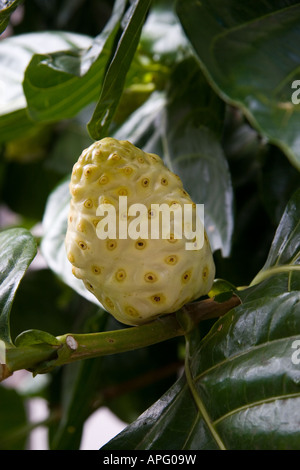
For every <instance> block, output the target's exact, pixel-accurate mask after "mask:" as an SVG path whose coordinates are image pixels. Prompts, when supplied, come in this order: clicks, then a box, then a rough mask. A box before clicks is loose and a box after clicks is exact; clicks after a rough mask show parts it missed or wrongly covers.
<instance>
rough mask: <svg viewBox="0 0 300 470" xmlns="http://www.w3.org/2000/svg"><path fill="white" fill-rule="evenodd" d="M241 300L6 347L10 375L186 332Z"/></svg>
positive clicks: (199, 305) (201, 304)
mask: <svg viewBox="0 0 300 470" xmlns="http://www.w3.org/2000/svg"><path fill="white" fill-rule="evenodd" d="M239 303H240V299H239V298H238V297H237V296H235V295H234V296H232V297H231V299H229V300H227V301H226V302H222V303H219V302H216V301H214V300H213V299H207V300H203V301H200V302H195V303H191V304H187V305H185V306H184V308H183V309H182V310H180V311H179V312H176V313H173V314H168V315H165V316H162V317H160V318H157V319H156V320H154V321H152V322H149V323H146V324H144V325H141V326H135V327H128V328H124V329H120V330H114V331H104V332H99V333H87V334H73V333H72V334H71V333H70V334H65V335H62V336H58V337H57V340H58V342H59V344H58V345H57V344H55V345H54V344H52V345H51V344H46V343H38V344H32V345H24V346H19V347H11V348H8V349H7V350H6V365H5V367H6V370H7V374H6V377H7V376H8V375H10V374H11V373H12V372H14V371H16V370H20V369H28V370H32V371H33V372H34V373H43V372H47V371H48V370H49V369H51V368H53V367H56V366H61V365H64V364H68V363H71V362H74V361H77V360H81V359H87V358H93V357H99V356H105V355H110V354H116V353H122V352H125V351H131V350H133V349H138V348H143V347H146V346H150V345H152V344H156V343H159V342H162V341H166V340H168V339H171V338H175V337H177V336H183V335H186V334H187V333H189V332H190V331H191V330H192V329H193V328H195V326H196V325H197V324H198V323H199V322H200V321H202V320H206V319H209V318H216V317H220V316H222V315H224V314H225V313H226V312H228V311H229V310H231V309H232V308H234V307H236V306H237V305H238V304H239ZM4 378H5V377H3V378H2V379H4ZM0 381H1V374H0Z"/></svg>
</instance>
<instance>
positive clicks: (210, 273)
mask: <svg viewBox="0 0 300 470" xmlns="http://www.w3.org/2000/svg"><path fill="white" fill-rule="evenodd" d="M70 192H71V196H72V198H71V203H70V211H69V218H68V229H67V234H66V251H67V257H68V260H69V261H70V263H71V264H72V265H73V267H72V272H73V274H74V275H75V276H76V277H77V278H78V279H81V280H82V281H83V282H84V284H85V286H86V288H87V289H88V290H89V291H90V292H92V293H93V294H94V295H95V296H96V298H97V299H98V300H99V302H100V303H101V304H102V306H103V307H104V308H105V309H106V310H107V311H108V312H110V313H111V314H112V315H113V316H114V317H115V318H116V319H117V320H118V321H120V322H122V323H125V324H128V325H139V324H142V323H146V322H148V321H150V320H152V319H154V318H155V317H157V316H160V315H163V314H167V313H171V312H175V311H176V310H178V309H179V308H181V307H182V306H183V305H184V304H186V303H187V302H190V301H192V300H194V299H196V298H198V297H200V296H202V295H205V294H207V293H208V292H209V290H210V288H211V286H212V283H213V280H214V275H215V265H214V261H213V256H212V252H211V248H210V245H209V241H208V238H207V235H206V232H205V230H204V227H203V226H202V224H201V225H200V222H199V221H200V219H199V216H198V215H197V211H196V209H197V206H196V204H194V203H193V201H192V200H191V198H190V196H189V195H188V194H187V192H186V191H185V190H184V188H183V185H182V182H181V180H180V178H179V177H178V176H177V175H175V174H174V173H172V172H171V171H170V170H169V169H168V168H167V167H166V166H165V164H164V163H163V161H162V160H161V158H160V157H159V156H157V155H155V154H151V153H146V152H144V151H143V150H140V149H138V148H137V147H135V146H134V145H133V144H132V143H130V142H128V141H118V140H116V139H113V138H110V137H107V138H104V139H102V140H100V141H98V142H95V143H93V144H92V145H91V146H90V147H89V148H87V149H86V150H84V151H83V152H82V154H81V156H80V157H79V159H78V162H77V163H76V164H75V165H74V167H73V171H72V177H71V182H70ZM186 207H188V208H190V209H189V210H190V212H188V211H186V213H185V211H184V210H183V209H185V208H186ZM163 208H164V209H165V210H164V211H163ZM167 209H169V211H168V210H167ZM188 214H189V215H190V217H189V218H188V217H187V216H188ZM184 215H186V217H184ZM167 216H169V217H167ZM178 216H179V217H178ZM195 225H196V226H197V227H201V230H200V232H201V233H202V238H201V237H200V239H199V237H197V232H196V230H195ZM121 229H122V230H121Z"/></svg>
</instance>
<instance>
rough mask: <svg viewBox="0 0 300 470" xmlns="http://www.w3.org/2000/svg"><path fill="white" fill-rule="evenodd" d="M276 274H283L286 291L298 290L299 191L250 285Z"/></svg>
mask: <svg viewBox="0 0 300 470" xmlns="http://www.w3.org/2000/svg"><path fill="white" fill-rule="evenodd" d="M276 273H277V274H278V273H282V274H283V276H282V278H284V279H285V280H286V289H287V290H294V289H298V290H300V189H298V190H297V191H296V192H295V194H294V195H293V197H292V198H291V199H290V201H289V203H288V204H287V207H286V209H285V211H284V213H283V215H282V218H281V221H280V224H279V226H278V228H277V231H276V234H275V237H274V240H273V243H272V246H271V248H270V251H269V255H268V258H267V260H266V262H265V264H264V266H263V268H262V270H261V271H260V272H259V273H258V275H257V276H256V278H255V279H254V280H253V281H252V283H253V284H256V283H257V282H260V281H262V280H264V279H265V278H267V277H270V276H272V274H276Z"/></svg>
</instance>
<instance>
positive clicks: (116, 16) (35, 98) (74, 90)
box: [23, 0, 126, 121]
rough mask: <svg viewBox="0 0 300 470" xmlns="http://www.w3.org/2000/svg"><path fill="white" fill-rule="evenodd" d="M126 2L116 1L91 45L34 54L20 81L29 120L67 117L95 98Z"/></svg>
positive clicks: (123, 0)
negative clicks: (63, 50)
mask: <svg viewBox="0 0 300 470" xmlns="http://www.w3.org/2000/svg"><path fill="white" fill-rule="evenodd" d="M125 3H126V2H125V0H117V2H116V3H115V6H114V11H113V13H112V16H111V18H110V20H109V21H108V23H107V25H106V26H105V28H104V30H103V31H102V32H101V34H99V35H98V36H97V37H96V38H95V39H94V40H93V42H92V45H91V47H90V48H88V49H83V50H80V49H78V48H77V49H74V48H73V49H70V50H69V51H66V52H53V53H52V54H47V55H45V54H36V55H34V56H33V58H32V59H31V61H30V64H29V65H28V67H27V69H26V72H25V76H24V82H23V88H24V93H25V96H26V100H27V103H28V112H29V115H30V117H31V119H34V120H37V121H55V120H61V119H68V118H71V117H73V116H75V115H76V114H77V113H78V112H79V111H80V110H81V109H82V108H83V107H85V106H87V105H88V104H89V103H91V102H92V101H94V100H96V99H97V97H98V96H99V92H100V87H101V83H102V79H103V76H104V72H105V67H106V65H107V62H108V59H109V56H110V54H111V48H112V46H113V42H114V39H115V36H116V34H117V31H118V28H119V25H120V21H121V18H122V15H123V11H124V6H125Z"/></svg>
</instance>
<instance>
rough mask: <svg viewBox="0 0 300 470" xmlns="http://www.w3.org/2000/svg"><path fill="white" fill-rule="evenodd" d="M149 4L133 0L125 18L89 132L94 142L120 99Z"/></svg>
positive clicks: (142, 0)
mask: <svg viewBox="0 0 300 470" xmlns="http://www.w3.org/2000/svg"><path fill="white" fill-rule="evenodd" d="M150 4H151V0H135V1H134V2H133V3H132V5H131V7H130V11H129V14H128V15H127V17H126V25H125V27H124V31H123V34H122V36H121V38H120V40H119V43H118V46H117V49H116V52H115V54H114V57H113V58H112V61H111V63H110V65H109V68H108V71H107V73H106V75H105V78H104V83H103V87H102V89H101V95H100V98H99V101H98V103H97V106H96V109H95V111H94V114H93V116H92V119H91V120H90V122H89V123H88V130H89V133H90V135H91V137H93V138H94V139H95V140H97V139H100V138H102V137H104V136H105V135H106V134H107V132H108V129H109V126H110V124H111V121H112V118H113V116H114V114H115V111H116V109H117V106H118V103H119V100H120V98H121V95H122V92H123V88H124V84H125V79H126V75H127V72H128V69H129V67H130V64H131V62H132V59H133V56H134V54H135V51H136V48H137V46H138V43H139V39H140V34H141V30H142V27H143V24H144V20H145V16H146V13H147V11H148V9H149V6H150Z"/></svg>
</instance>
